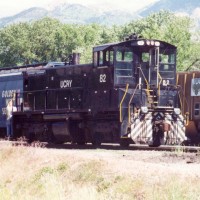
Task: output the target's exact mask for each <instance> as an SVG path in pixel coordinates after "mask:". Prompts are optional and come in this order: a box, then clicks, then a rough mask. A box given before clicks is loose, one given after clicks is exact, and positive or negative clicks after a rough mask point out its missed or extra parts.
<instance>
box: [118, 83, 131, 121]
mask: <svg viewBox="0 0 200 200" xmlns="http://www.w3.org/2000/svg"><path fill="white" fill-rule="evenodd" d="M128 88H129V84H128V83H127V84H126V90H125V93H124V96H123V97H122V100H121V102H120V104H119V117H120V118H119V120H120V122H122V103H123V101H124V99H125V97H126V94H127V92H128Z"/></svg>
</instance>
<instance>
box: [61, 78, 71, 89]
mask: <svg viewBox="0 0 200 200" xmlns="http://www.w3.org/2000/svg"><path fill="white" fill-rule="evenodd" d="M68 87H72V80H63V81H60V88H68Z"/></svg>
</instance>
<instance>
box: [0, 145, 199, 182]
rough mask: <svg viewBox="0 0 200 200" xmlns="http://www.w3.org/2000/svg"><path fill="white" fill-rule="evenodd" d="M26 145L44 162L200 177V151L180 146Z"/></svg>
mask: <svg viewBox="0 0 200 200" xmlns="http://www.w3.org/2000/svg"><path fill="white" fill-rule="evenodd" d="M0 146H2V144H1V145H0ZM28 148H29V147H28ZM30 148H31V149H32V150H31V151H32V152H34V154H37V155H38V156H39V157H41V160H44V162H47V163H48V162H50V163H52V162H56V163H58V162H64V161H65V160H68V161H69V160H70V163H71V164H72V165H75V164H76V163H80V162H89V161H97V162H101V163H102V164H103V165H104V169H105V170H108V171H109V173H114V174H119V175H122V174H128V175H130V176H137V175H138V176H139V175H141V174H142V175H143V176H146V177H149V176H151V177H152V176H155V177H162V176H168V175H169V176H171V175H173V174H176V175H180V176H184V177H188V176H190V177H194V178H198V177H200V170H199V168H200V152H195V153H188V152H184V150H182V149H177V150H173V151H156V150H134V149H131V148H130V149H120V148H118V147H116V146H114V147H112V146H103V147H101V148H93V147H91V146H84V147H83V146H76V145H62V146H53V147H51V146H50V147H39V148H32V147H30Z"/></svg>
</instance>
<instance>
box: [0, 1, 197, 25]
mask: <svg viewBox="0 0 200 200" xmlns="http://www.w3.org/2000/svg"><path fill="white" fill-rule="evenodd" d="M161 9H163V10H169V11H171V12H174V13H180V12H181V13H185V14H186V15H188V16H194V15H193V14H194V13H195V10H198V9H200V1H199V0H193V1H190V0H176V2H174V0H158V1H155V2H154V3H151V4H149V5H148V6H145V7H144V8H142V9H140V10H139V11H137V12H133V13H131V12H129V11H123V10H116V9H113V10H112V9H110V10H106V9H105V10H103V9H100V8H98V7H97V8H95V7H94V6H85V5H82V4H77V3H76V4H71V3H61V4H58V5H57V6H55V7H54V8H52V9H51V10H48V9H45V8H41V7H32V8H29V9H27V10H24V11H22V12H20V13H18V14H16V15H13V16H10V17H4V18H0V27H5V26H7V25H10V24H13V23H18V22H30V21H35V20H39V19H41V18H44V17H52V18H55V19H58V20H60V21H61V22H63V23H69V24H72V23H73V24H90V23H98V24H101V25H107V26H111V25H123V24H125V23H129V22H130V21H132V20H136V19H139V18H141V17H146V16H148V15H149V14H151V13H152V12H158V11H159V10H161ZM196 13H197V12H196ZM195 17H198V19H199V20H200V15H197V14H196V15H195Z"/></svg>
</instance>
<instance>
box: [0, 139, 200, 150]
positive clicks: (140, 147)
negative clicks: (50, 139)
mask: <svg viewBox="0 0 200 200" xmlns="http://www.w3.org/2000/svg"><path fill="white" fill-rule="evenodd" d="M2 145H7V146H27V147H40V148H58V149H96V148H98V149H108V150H133V151H134V150H145V151H183V152H200V147H199V146H176V145H174V146H172V145H161V146H159V147H149V146H148V145H143V144H142V145H137V144H131V145H130V146H129V147H121V146H120V145H119V144H113V143H108V144H107V143H103V144H102V145H101V146H97V147H95V146H93V145H92V144H87V145H76V144H71V143H65V144H54V143H47V142H38V141H35V142H32V143H28V142H26V141H8V140H1V141H0V146H2Z"/></svg>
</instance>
